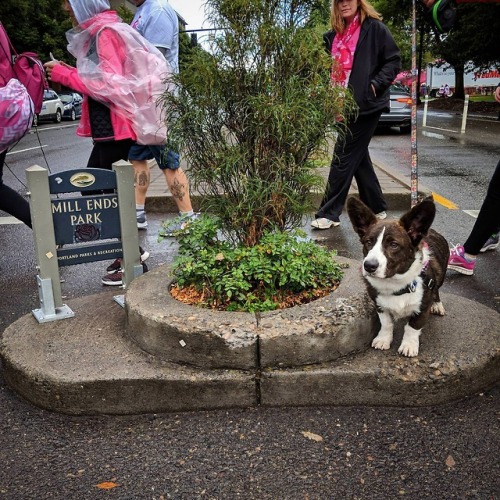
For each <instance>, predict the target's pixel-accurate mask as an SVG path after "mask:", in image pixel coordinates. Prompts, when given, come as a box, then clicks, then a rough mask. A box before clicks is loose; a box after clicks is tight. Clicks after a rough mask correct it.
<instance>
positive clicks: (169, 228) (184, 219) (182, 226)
mask: <svg viewBox="0 0 500 500" xmlns="http://www.w3.org/2000/svg"><path fill="white" fill-rule="evenodd" d="M199 216H200V214H199V213H196V212H195V213H193V215H188V216H182V215H179V217H177V219H174V220H173V221H172V222H170V224H167V225H166V227H165V229H164V231H162V236H167V237H173V236H177V235H178V234H179V233H180V232H181V231H186V229H187V227H188V226H189V223H190V222H191V221H193V220H196V219H197V218H198V217H199Z"/></svg>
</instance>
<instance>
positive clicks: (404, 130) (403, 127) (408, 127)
mask: <svg viewBox="0 0 500 500" xmlns="http://www.w3.org/2000/svg"><path fill="white" fill-rule="evenodd" d="M399 131H400V132H401V133H402V134H409V133H410V132H411V125H401V127H399Z"/></svg>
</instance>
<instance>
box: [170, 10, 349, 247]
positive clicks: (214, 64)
mask: <svg viewBox="0 0 500 500" xmlns="http://www.w3.org/2000/svg"><path fill="white" fill-rule="evenodd" d="M207 4H208V6H209V9H210V11H209V12H210V21H211V23H212V25H213V26H217V27H220V28H222V29H221V30H220V31H217V32H216V34H214V35H213V37H212V41H211V47H210V52H204V51H201V50H198V51H193V53H192V54H191V57H190V60H189V61H188V62H187V63H186V66H185V69H184V70H183V71H181V72H180V73H179V75H178V76H177V77H176V79H175V82H176V83H177V85H178V91H177V92H175V93H170V92H169V93H166V94H165V96H164V101H165V107H166V110H167V113H168V117H169V137H170V139H171V140H172V141H173V142H175V143H176V146H177V147H179V148H180V150H181V151H183V153H184V154H185V155H186V157H187V158H188V161H189V164H190V178H191V181H192V184H193V186H194V187H195V188H197V189H198V190H199V191H200V192H203V193H204V194H206V195H208V196H207V197H206V198H208V200H209V201H208V202H207V205H206V206H204V207H203V208H204V210H205V211H209V212H211V213H213V214H215V215H216V216H218V218H219V219H220V220H221V221H222V223H223V228H224V230H225V231H226V232H227V236H228V237H229V238H233V239H236V240H237V241H240V242H241V243H242V244H245V245H248V246H253V245H255V244H257V243H258V242H259V240H260V238H261V237H262V235H263V234H264V233H265V231H267V230H269V229H272V228H276V229H277V230H284V229H290V228H296V227H298V226H299V225H300V224H301V222H302V217H303V215H304V214H305V213H308V212H310V210H311V209H312V207H311V204H310V200H309V197H310V192H311V189H312V188H313V187H315V186H316V187H319V185H320V182H321V179H320V177H319V176H318V175H317V174H316V172H315V167H316V166H317V165H316V163H315V158H317V155H318V153H319V152H320V151H321V150H325V149H326V147H327V135H328V132H330V134H333V133H334V132H336V133H338V132H340V131H341V128H342V125H341V123H339V122H336V121H335V118H336V117H339V116H341V115H342V114H343V113H345V112H349V111H351V110H352V100H351V99H350V97H349V94H348V93H345V92H343V93H341V92H339V90H338V89H336V88H333V87H332V85H331V83H330V67H331V59H330V58H329V57H328V55H327V54H326V52H325V51H324V49H323V44H322V33H323V31H324V25H323V26H322V27H321V28H319V29H318V28H317V27H315V26H310V25H309V24H308V21H309V20H310V18H311V12H312V10H313V8H316V7H317V5H318V2H317V1H311V0H302V1H298V0H208V1H207ZM220 193H225V196H224V197H221V196H220Z"/></svg>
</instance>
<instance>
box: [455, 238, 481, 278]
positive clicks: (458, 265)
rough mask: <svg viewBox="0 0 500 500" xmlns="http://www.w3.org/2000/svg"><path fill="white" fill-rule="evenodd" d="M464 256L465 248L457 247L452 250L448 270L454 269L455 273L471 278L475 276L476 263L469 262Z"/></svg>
mask: <svg viewBox="0 0 500 500" xmlns="http://www.w3.org/2000/svg"><path fill="white" fill-rule="evenodd" d="M464 254H465V251H464V247H463V246H461V245H456V246H454V247H453V248H452V249H450V258H449V259H448V269H453V271H457V272H459V273H461V274H466V275H467V276H471V275H472V274H474V265H475V264H476V261H471V260H468V259H467V258H466V257H465V255H464Z"/></svg>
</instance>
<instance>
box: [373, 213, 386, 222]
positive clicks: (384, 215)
mask: <svg viewBox="0 0 500 500" xmlns="http://www.w3.org/2000/svg"><path fill="white" fill-rule="evenodd" d="M375 217H376V218H377V219H378V220H384V219H387V212H379V213H378V214H375Z"/></svg>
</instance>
